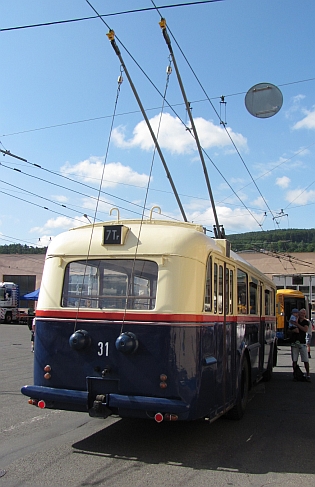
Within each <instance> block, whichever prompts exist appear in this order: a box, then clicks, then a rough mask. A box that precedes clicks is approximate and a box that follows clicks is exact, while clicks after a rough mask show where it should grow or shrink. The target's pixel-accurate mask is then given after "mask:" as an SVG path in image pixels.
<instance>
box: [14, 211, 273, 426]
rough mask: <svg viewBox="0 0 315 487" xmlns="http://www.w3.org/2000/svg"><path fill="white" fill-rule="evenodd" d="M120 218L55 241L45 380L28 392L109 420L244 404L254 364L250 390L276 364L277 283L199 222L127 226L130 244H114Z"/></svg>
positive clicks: (45, 317) (43, 300)
mask: <svg viewBox="0 0 315 487" xmlns="http://www.w3.org/2000/svg"><path fill="white" fill-rule="evenodd" d="M114 223H116V226H117V222H114ZM112 224H113V222H105V223H103V224H96V225H94V226H91V225H87V226H85V227H82V228H78V229H73V230H71V231H69V232H65V233H64V234H61V235H60V236H58V237H56V238H55V239H54V241H53V242H52V243H51V244H50V246H49V248H48V250H47V255H46V261H45V267H44V272H43V279H42V284H41V290H40V294H39V301H38V306H37V310H36V332H35V353H34V385H30V386H24V387H23V388H22V393H23V394H25V395H26V396H28V397H30V398H31V402H32V401H33V403H34V404H35V405H40V407H41V405H43V407H44V406H45V407H48V408H55V409H66V410H71V411H72V410H74V411H85V412H89V414H90V415H92V416H99V417H107V416H108V415H110V414H116V415H119V416H121V417H139V418H155V417H156V415H162V417H164V418H175V419H179V420H195V419H199V418H205V417H206V418H209V419H210V420H213V419H215V418H217V417H219V416H221V415H222V414H225V413H226V412H227V411H229V410H230V409H231V408H233V406H235V404H236V403H237V400H238V397H239V392H240V390H241V383H242V380H243V377H242V366H243V364H244V361H245V360H246V361H247V363H248V373H249V378H248V379H249V380H248V385H246V387H249V388H250V387H251V386H252V384H253V383H255V382H257V381H259V380H261V378H262V377H263V375H264V374H265V373H266V372H267V371H270V370H272V366H273V361H272V358H273V352H274V349H275V347H276V337H275V333H276V329H275V326H276V325H275V315H274V294H275V286H274V285H273V283H272V282H271V281H270V280H269V279H268V278H266V277H265V276H264V275H263V274H262V273H260V272H259V271H258V270H256V269H255V268H253V267H252V266H251V265H249V264H247V263H246V262H245V261H244V260H243V259H242V258H240V257H239V256H238V255H237V254H234V253H233V252H230V250H229V246H228V243H227V242H226V241H225V240H224V241H218V240H217V241H216V240H213V239H211V238H209V237H208V236H206V235H205V233H204V231H203V229H202V227H201V226H199V225H194V224H189V223H178V222H165V221H164V222H163V221H153V220H150V221H144V222H142V223H141V225H140V223H139V222H138V221H123V222H120V227H121V228H122V227H123V228H122V234H123V239H122V242H121V244H119V245H105V244H104V229H106V228H110V225H112ZM115 228H116V227H115ZM140 229H141V232H140ZM115 231H116V229H115ZM91 232H92V233H91ZM133 259H134V262H135V268H132V271H131V270H130V269H131V267H132V266H131V264H130V263H131V262H132V261H133ZM137 266H138V267H137ZM86 269H88V271H87V275H88V278H87V281H86V282H85V281H84V279H85V275H86V274H85V272H86ZM123 269H124V270H123ZM128 269H129V270H128ZM134 269H136V270H135V271H134ZM139 269H140V270H141V269H144V270H143V273H142V274H141V272H140V271H139ZM145 269H153V271H152V270H150V271H149V270H145ZM154 269H156V270H154ZM239 269H240V270H241V272H240V274H239V273H238V270H239ZM135 272H136V273H138V274H137V275H136V274H135ZM150 272H151V274H150ZM155 272H156V277H155V274H154V273H155ZM135 275H136V277H134V276H135ZM124 276H126V277H124ZM152 276H153V277H152ZM239 281H240V282H239ZM128 282H129V283H130V282H131V283H132V285H133V292H132V293H130V294H127V288H128V293H129V287H128V286H127V284H128ZM115 286H116V287H115ZM124 289H125V291H124ZM146 292H147V293H148V298H146V296H147V294H146ZM115 293H116V294H115ZM124 293H125V294H124ZM150 293H152V295H151V294H150ZM120 296H122V297H120ZM130 296H131V297H130ZM70 298H71V299H70ZM105 298H106V299H105ZM76 299H77V302H76ZM104 302H106V303H107V304H106V305H105V306H104ZM108 303H110V304H108ZM123 303H125V309H124V308H123V306H122V304H123ZM81 345H82V346H81ZM124 347H125V348H124ZM129 347H130V348H129Z"/></svg>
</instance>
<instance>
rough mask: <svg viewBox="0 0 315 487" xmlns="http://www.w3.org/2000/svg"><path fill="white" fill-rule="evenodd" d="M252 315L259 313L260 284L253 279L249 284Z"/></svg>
mask: <svg viewBox="0 0 315 487" xmlns="http://www.w3.org/2000/svg"><path fill="white" fill-rule="evenodd" d="M249 300H250V314H251V315H256V314H257V313H258V282H257V281H256V279H252V280H251V281H250V283H249Z"/></svg>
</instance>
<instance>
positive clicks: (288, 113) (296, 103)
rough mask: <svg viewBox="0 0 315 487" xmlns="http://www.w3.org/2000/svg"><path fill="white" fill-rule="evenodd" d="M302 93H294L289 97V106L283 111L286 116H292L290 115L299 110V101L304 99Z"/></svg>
mask: <svg viewBox="0 0 315 487" xmlns="http://www.w3.org/2000/svg"><path fill="white" fill-rule="evenodd" d="M304 98H305V96H304V95H296V96H293V97H292V98H291V106H290V108H289V109H288V110H287V111H286V112H285V116H286V118H289V119H290V118H292V115H293V114H294V113H296V112H298V111H300V110H301V101H302V100H304Z"/></svg>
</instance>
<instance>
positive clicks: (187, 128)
mask: <svg viewBox="0 0 315 487" xmlns="http://www.w3.org/2000/svg"><path fill="white" fill-rule="evenodd" d="M86 2H87V3H88V4H89V5H90V6H91V8H92V9H93V10H94V11H95V9H94V7H93V6H92V5H91V4H90V2H89V1H88V0H86ZM102 21H103V23H104V24H105V26H106V27H107V28H109V29H110V27H109V25H108V24H107V23H106V22H105V21H104V19H102ZM116 38H117V40H118V41H119V42H120V44H121V46H122V47H123V48H124V50H125V51H126V52H127V54H128V55H129V56H130V57H131V59H132V60H133V61H134V63H135V64H136V66H137V67H138V68H139V69H140V71H141V72H142V73H143V74H144V76H145V77H146V78H147V80H148V81H149V82H150V83H151V85H152V86H153V87H154V89H155V90H156V91H157V93H158V94H159V95H160V96H161V97H163V95H162V93H161V92H160V90H159V89H158V88H157V86H156V85H155V84H154V83H153V81H152V80H151V78H150V77H149V76H148V75H147V73H146V72H145V71H144V69H143V68H142V67H141V66H140V64H139V63H138V62H137V61H136V59H135V58H134V56H133V55H132V54H131V53H130V51H129V50H128V49H127V47H126V46H125V45H124V44H123V43H122V41H121V40H120V39H119V37H118V36H117V35H116ZM165 102H166V104H167V105H168V107H169V108H170V109H171V110H172V111H173V113H174V114H175V116H176V117H177V118H178V119H179V120H180V121H181V123H182V124H183V126H184V127H185V129H186V130H188V131H189V133H190V135H191V136H192V137H194V136H193V134H192V133H191V131H190V130H189V127H187V125H186V124H185V122H184V121H183V120H182V118H181V117H180V116H179V114H178V113H177V112H176V111H175V109H174V108H173V106H172V105H171V104H170V103H169V102H168V101H167V99H165ZM202 150H203V152H204V153H205V154H206V157H207V158H208V159H209V160H210V162H211V163H212V165H213V166H214V167H215V169H216V170H217V171H218V173H219V174H220V176H221V177H222V178H223V180H224V181H225V182H226V184H227V185H228V186H229V188H230V189H231V191H232V192H233V193H234V194H235V196H236V197H237V198H238V200H239V201H240V202H241V204H242V205H243V206H244V208H245V209H246V210H247V211H248V212H249V213H250V214H251V216H252V217H253V219H254V220H255V221H256V223H257V225H258V226H259V227H261V224H260V222H259V221H258V220H257V219H256V217H255V215H253V214H252V213H251V211H250V210H249V209H248V207H247V206H246V205H245V203H244V202H243V201H242V200H241V198H240V197H239V195H238V194H237V193H236V192H235V191H234V189H233V188H232V186H231V185H230V183H229V182H228V180H227V179H226V178H225V177H224V175H223V174H222V172H221V171H220V170H219V168H218V167H217V166H216V165H215V163H214V162H213V161H212V159H211V158H210V156H209V155H208V154H207V153H206V151H205V150H204V149H202Z"/></svg>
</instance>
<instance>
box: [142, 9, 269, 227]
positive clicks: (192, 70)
mask: <svg viewBox="0 0 315 487" xmlns="http://www.w3.org/2000/svg"><path fill="white" fill-rule="evenodd" d="M151 3H152V4H153V5H154V6H155V3H154V0H151ZM155 8H156V10H157V12H158V14H159V15H160V17H161V14H160V12H159V9H158V7H156V6H155ZM168 30H169V32H170V34H171V36H172V39H173V40H174V42H175V43H176V45H177V47H178V49H179V50H180V52H181V54H182V56H183V58H184V59H185V61H186V63H187V65H188V66H189V68H190V70H191V72H192V73H193V75H194V77H195V79H196V81H197V83H198V84H199V86H200V88H201V89H202V91H203V93H204V94H205V95H206V97H207V99H208V101H209V103H210V104H211V106H212V108H213V110H214V112H215V114H216V115H217V117H218V119H219V121H220V124H222V126H223V128H224V130H225V132H226V134H227V136H228V138H229V139H230V141H231V143H232V145H233V147H234V149H235V150H236V152H237V154H238V156H239V158H240V159H241V161H242V163H243V165H244V167H245V169H246V171H247V173H248V174H249V176H250V178H251V180H252V182H253V183H254V185H255V187H256V189H257V191H258V192H259V194H260V196H261V197H262V199H263V201H264V203H265V205H266V207H267V208H268V210H269V212H270V214H271V215H272V216H274V215H273V212H272V210H271V208H270V207H269V205H268V203H267V201H266V199H265V197H264V196H263V194H262V192H261V191H260V189H259V188H258V185H257V184H256V182H255V180H254V178H253V176H252V174H251V172H250V171H249V168H248V166H247V164H246V163H245V161H244V159H243V157H242V155H241V153H240V151H239V149H238V147H237V146H236V144H235V142H234V140H233V138H232V137H231V134H230V133H229V131H228V130H227V128H226V124H225V123H224V122H223V121H222V119H221V117H220V115H219V113H218V111H217V110H216V108H215V106H214V105H213V103H212V101H211V99H210V98H209V97H208V94H207V92H206V91H205V89H204V87H203V85H202V84H201V82H200V80H199V78H198V76H197V75H196V73H195V71H194V69H193V67H192V66H191V64H190V62H189V61H188V59H187V57H186V55H185V54H184V52H183V50H182V49H181V47H180V46H179V44H178V42H177V40H176V39H175V36H174V35H173V34H172V31H171V30H170V29H169V28H168ZM252 216H253V215H252ZM255 220H256V218H255ZM256 222H257V223H258V224H259V226H260V227H261V228H262V226H261V224H260V223H259V222H258V221H257V220H256Z"/></svg>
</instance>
